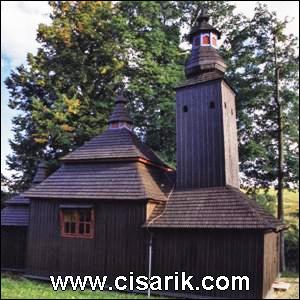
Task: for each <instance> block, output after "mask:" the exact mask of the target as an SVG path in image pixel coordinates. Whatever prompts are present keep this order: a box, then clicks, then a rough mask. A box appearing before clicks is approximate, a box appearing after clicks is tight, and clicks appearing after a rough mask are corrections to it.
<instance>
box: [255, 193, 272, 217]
mask: <svg viewBox="0 0 300 300" xmlns="http://www.w3.org/2000/svg"><path fill="white" fill-rule="evenodd" d="M255 200H256V202H257V203H258V204H259V205H260V206H262V207H263V208H264V209H265V210H266V211H268V212H269V213H270V214H272V215H276V196H275V195H270V194H268V193H263V194H257V195H256V196H255Z"/></svg>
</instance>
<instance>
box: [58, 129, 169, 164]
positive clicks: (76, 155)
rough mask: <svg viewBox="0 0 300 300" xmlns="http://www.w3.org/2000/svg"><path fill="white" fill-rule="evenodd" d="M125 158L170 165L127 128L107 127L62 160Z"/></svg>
mask: <svg viewBox="0 0 300 300" xmlns="http://www.w3.org/2000/svg"><path fill="white" fill-rule="evenodd" d="M124 158H128V159H130V158H131V159H133V158H135V159H138V158H142V159H144V160H146V161H149V162H151V163H154V164H156V165H158V166H162V167H167V168H169V166H168V165H166V164H165V163H164V162H163V161H162V160H161V159H160V158H159V157H158V156H157V155H156V154H155V153H154V152H153V151H152V150H151V149H150V148H149V147H147V146H146V145H145V144H144V143H142V142H141V141H140V140H139V139H138V137H137V136H136V135H135V134H134V133H133V132H131V131H130V130H128V129H127V128H120V129H107V130H106V131H105V132H104V133H102V134H101V135H98V136H96V137H95V138H93V139H91V140H90V141H89V142H87V143H85V144H84V145H83V146H81V147H80V148H78V149H77V150H75V151H73V152H72V153H70V154H68V155H66V156H65V157H63V158H62V159H61V160H62V161H64V162H76V161H87V160H88V161H90V160H93V161H95V160H97V161H100V160H113V159H124Z"/></svg>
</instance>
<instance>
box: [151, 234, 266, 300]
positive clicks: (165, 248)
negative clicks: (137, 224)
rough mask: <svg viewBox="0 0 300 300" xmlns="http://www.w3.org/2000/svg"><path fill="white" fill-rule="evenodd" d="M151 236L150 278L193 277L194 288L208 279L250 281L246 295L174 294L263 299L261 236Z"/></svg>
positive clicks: (228, 291)
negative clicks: (244, 278) (151, 270)
mask: <svg viewBox="0 0 300 300" xmlns="http://www.w3.org/2000/svg"><path fill="white" fill-rule="evenodd" d="M153 232H154V248H153V249H154V250H153V251H154V252H153V275H159V276H162V275H174V272H175V271H177V272H186V274H187V275H194V276H195V277H194V278H193V281H192V283H193V285H194V286H201V280H202V278H203V277H204V276H207V275H209V276H213V277H214V278H217V277H218V276H222V275H224V276H227V277H228V278H230V279H231V276H232V275H236V276H238V275H240V276H248V277H249V279H250V290H249V291H246V290H243V291H239V290H236V291H231V290H226V291H220V290H218V289H217V288H214V289H213V290H212V291H206V290H204V289H201V290H200V291H188V290H186V291H178V292H177V293H185V294H187V293H192V294H197V295H199V296H205V297H220V298H243V299H246V298H248V299H251V298H253V299H257V298H262V280H263V278H262V276H263V233H262V232H259V231H238V230H236V231H230V230H184V229H182V230H176V231H174V230H167V229H166V230H154V231H153ZM207 284H208V285H209V284H210V282H209V281H208V282H207ZM214 284H215V283H214ZM222 284H224V282H223V283H222ZM179 286H181V285H180V284H179ZM173 288H174V286H173Z"/></svg>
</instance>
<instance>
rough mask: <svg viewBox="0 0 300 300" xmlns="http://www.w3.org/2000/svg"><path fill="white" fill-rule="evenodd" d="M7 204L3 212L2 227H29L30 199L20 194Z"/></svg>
mask: <svg viewBox="0 0 300 300" xmlns="http://www.w3.org/2000/svg"><path fill="white" fill-rule="evenodd" d="M6 204H7V205H8V206H7V207H5V208H3V209H2V210H1V225H3V226H28V223H29V199H28V198H26V197H25V196H24V195H23V194H20V195H17V196H14V197H12V198H10V199H9V200H7V201H6Z"/></svg>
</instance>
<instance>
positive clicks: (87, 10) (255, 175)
mask: <svg viewBox="0 0 300 300" xmlns="http://www.w3.org/2000/svg"><path fill="white" fill-rule="evenodd" d="M203 4H205V5H206V6H207V8H208V11H209V13H210V14H211V16H212V23H213V24H214V25H215V26H216V27H217V28H219V29H220V30H221V31H222V32H223V36H225V40H224V43H223V46H222V48H221V52H222V54H223V56H224V57H225V59H226V61H227V64H228V72H227V77H228V79H229V80H230V81H231V83H232V84H233V85H234V86H235V88H236V90H237V91H238V97H237V112H238V136H239V145H240V148H239V153H240V162H241V164H240V169H241V171H242V173H243V175H244V176H243V178H242V179H243V185H244V186H245V187H246V188H249V187H254V188H257V187H263V188H266V187H269V186H271V185H274V183H276V177H277V166H276V161H277V158H278V155H277V154H278V151H277V146H278V145H277V141H276V134H277V119H276V118H277V113H276V112H277V108H278V107H276V103H275V101H274V55H273V54H274V52H273V50H274V49H273V40H272V37H273V32H274V31H276V34H277V36H278V37H279V44H278V58H279V62H280V64H281V74H280V78H281V88H280V94H281V101H282V106H283V114H284V158H285V159H284V176H285V187H291V186H290V185H291V184H293V185H297V184H298V166H299V163H298V152H299V149H298V134H299V131H298V123H299V108H298V103H299V99H298V55H297V46H296V45H297V40H296V38H295V37H294V36H293V35H290V36H287V35H285V34H284V28H285V26H286V22H285V21H284V22H281V21H279V20H278V18H277V17H276V15H275V14H274V13H270V12H269V11H268V9H267V8H266V7H265V6H262V5H260V4H259V5H258V6H257V8H256V11H255V15H254V17H253V18H252V19H248V18H246V17H245V16H243V15H241V14H236V13H235V12H234V11H233V9H234V6H233V5H232V4H231V2H229V1H119V2H114V3H112V2H110V1H59V2H57V1H51V2H50V5H51V7H52V14H51V18H52V21H53V22H52V24H50V25H44V24H41V25H40V26H39V29H38V34H37V40H38V41H39V43H40V48H39V49H38V52H37V54H36V55H32V54H28V58H27V66H26V67H25V66H19V67H18V68H16V70H14V71H13V72H12V73H11V75H10V77H9V78H8V79H7V80H6V85H7V87H8V89H9V91H10V102H9V105H10V107H11V108H12V109H17V110H18V111H19V112H20V115H18V116H17V117H15V118H14V119H13V124H14V132H15V135H14V139H13V140H11V141H10V145H11V148H12V154H11V155H9V156H8V160H7V162H8V165H9V168H10V169H12V170H15V171H19V173H18V174H17V175H15V176H14V177H13V182H14V189H15V190H23V189H25V188H27V187H28V186H29V185H30V182H31V180H32V178H33V175H34V172H35V168H36V164H37V161H38V160H40V159H45V160H47V161H49V162H50V165H52V167H53V169H55V168H57V166H58V165H59V161H58V159H59V158H60V157H61V156H63V155H65V154H66V153H68V152H69V151H71V150H74V149H75V148H77V147H78V146H80V145H82V144H83V143H84V142H85V141H87V140H88V139H90V138H91V137H92V136H95V135H96V134H99V133H101V132H102V131H103V130H104V129H105V128H106V122H107V118H108V115H109V113H110V111H111V108H112V104H113V97H114V95H115V93H116V91H117V90H118V89H120V88H121V87H126V94H127V95H126V96H127V97H128V98H129V100H130V104H129V107H130V111H131V115H132V117H133V119H134V124H135V127H136V128H135V130H136V133H137V134H138V135H139V136H140V137H141V138H142V139H143V140H144V141H145V142H146V143H147V144H148V145H149V146H150V147H151V148H153V150H155V151H156V152H157V153H158V154H159V155H161V156H162V157H163V158H164V159H166V160H167V161H168V162H169V163H171V164H172V165H175V151H176V147H175V105H174V104H175V101H174V100H175V91H174V87H175V86H176V84H177V83H179V82H180V81H182V80H183V79H184V73H183V70H184V62H185V59H186V51H183V50H182V49H181V48H180V42H181V40H180V30H181V28H183V27H184V28H186V29H187V30H189V28H191V26H192V25H193V23H194V21H195V18H196V17H197V15H198V14H199V11H200V9H201V7H202V6H203Z"/></svg>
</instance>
